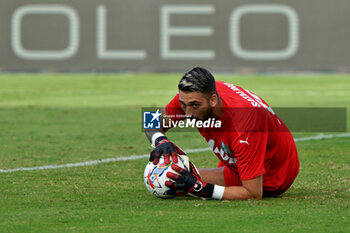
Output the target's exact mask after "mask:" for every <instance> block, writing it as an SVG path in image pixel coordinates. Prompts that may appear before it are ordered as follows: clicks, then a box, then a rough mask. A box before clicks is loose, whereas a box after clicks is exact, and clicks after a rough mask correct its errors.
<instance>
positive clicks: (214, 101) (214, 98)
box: [209, 94, 219, 108]
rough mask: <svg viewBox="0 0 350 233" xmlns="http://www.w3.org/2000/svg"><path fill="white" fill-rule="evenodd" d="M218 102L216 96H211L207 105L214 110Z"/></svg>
mask: <svg viewBox="0 0 350 233" xmlns="http://www.w3.org/2000/svg"><path fill="white" fill-rule="evenodd" d="M218 102H219V98H218V96H217V94H211V96H210V98H209V104H210V106H211V107H212V108H214V107H215V106H216V105H217V104H218Z"/></svg>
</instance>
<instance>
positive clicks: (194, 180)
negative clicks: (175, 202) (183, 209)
mask: <svg viewBox="0 0 350 233" xmlns="http://www.w3.org/2000/svg"><path fill="white" fill-rule="evenodd" d="M171 168H172V169H174V170H175V171H177V172H178V173H179V174H175V173H173V172H168V173H167V177H169V178H170V179H172V180H175V182H173V181H166V182H165V185H166V186H168V187H169V188H170V190H169V191H167V194H169V195H177V196H185V195H186V194H188V193H191V194H193V195H195V196H199V197H203V198H211V197H212V196H213V191H214V185H213V184H209V183H205V182H203V181H202V180H201V178H200V176H199V174H198V172H197V169H196V168H195V166H194V165H193V164H192V163H191V162H190V171H187V170H185V169H183V168H181V167H179V166H178V165H176V164H173V165H171Z"/></svg>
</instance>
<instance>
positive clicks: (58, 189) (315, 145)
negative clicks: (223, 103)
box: [0, 74, 350, 233]
mask: <svg viewBox="0 0 350 233" xmlns="http://www.w3.org/2000/svg"><path fill="white" fill-rule="evenodd" d="M180 77H181V74H137V75H133V74H0V169H13V168H21V167H36V166H44V165H60V164H67V163H75V162H84V161H90V160H98V159H105V158H116V157H122V156H130V155H139V154H146V153H149V152H150V150H151V147H150V145H149V143H148V141H147V140H146V137H145V136H144V134H143V133H142V132H141V122H140V121H141V107H150V106H163V105H164V104H166V103H167V102H168V101H169V100H170V99H171V98H172V97H173V96H174V95H175V93H176V92H177V88H176V86H177V83H178V81H179V79H180ZM216 79H217V80H222V81H228V82H231V83H234V84H236V85H240V86H243V87H245V88H246V89H248V90H251V91H253V92H255V93H256V94H258V95H259V96H261V97H262V98H263V99H265V100H266V101H267V102H268V103H269V104H270V105H271V106H272V107H347V108H348V110H349V109H350V91H349V90H350V76H347V75H271V76H269V75H251V76H249V75H216ZM349 115H350V114H349V111H348V122H349ZM349 131H350V130H349V124H348V132H349ZM309 135H314V134H310V133H307V134H306V133H295V134H294V136H295V138H298V137H304V136H309ZM169 138H170V139H171V140H173V141H174V142H175V143H177V144H178V145H179V146H180V147H182V148H184V149H188V148H203V147H207V144H206V142H205V141H204V139H203V138H202V137H201V136H200V135H199V134H198V133H196V132H187V133H179V132H176V133H174V132H173V133H171V132H170V133H169ZM297 147H298V151H299V156H300V162H301V170H300V174H299V176H298V178H297V179H296V181H295V183H294V184H293V186H292V187H291V188H290V189H289V190H288V191H287V192H286V193H285V194H284V195H282V196H281V197H280V198H268V199H263V200H261V201H215V200H207V201H203V200H200V199H196V198H189V197H183V198H176V199H172V200H161V199H158V198H156V197H154V196H152V195H151V194H150V193H148V191H147V190H146V188H145V186H144V184H143V169H144V167H145V165H146V163H147V159H139V160H133V161H119V162H112V163H104V164H99V165H95V166H85V167H77V168H61V169H55V170H38V171H17V172H13V173H0V232H21V233H22V232H50V233H52V232H94V233H95V232H269V233H271V232H350V218H349V216H350V208H349V207H350V180H349V179H350V138H349V137H344V138H333V139H327V140H318V141H304V142H297ZM189 156H190V158H191V159H192V160H193V161H194V163H195V164H196V165H197V166H198V167H214V166H216V164H217V162H218V160H217V158H216V157H215V156H214V155H213V154H212V153H211V152H202V153H193V154H189Z"/></svg>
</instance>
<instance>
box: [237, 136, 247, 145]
mask: <svg viewBox="0 0 350 233" xmlns="http://www.w3.org/2000/svg"><path fill="white" fill-rule="evenodd" d="M239 143H246V144H247V145H248V146H249V142H248V137H246V138H245V141H243V140H239Z"/></svg>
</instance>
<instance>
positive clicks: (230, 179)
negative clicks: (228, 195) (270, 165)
mask: <svg viewBox="0 0 350 233" xmlns="http://www.w3.org/2000/svg"><path fill="white" fill-rule="evenodd" d="M218 167H224V178H225V184H226V186H242V181H241V178H240V177H239V174H238V171H237V169H234V168H228V167H227V166H225V164H224V163H223V162H221V161H220V162H219V164H218ZM291 184H292V183H290V184H288V185H287V186H285V187H283V188H279V189H275V190H273V191H271V190H267V189H270V188H268V187H266V188H267V189H265V187H264V188H263V197H277V196H279V195H281V194H282V193H284V192H285V191H287V189H288V188H289V187H290V185H291Z"/></svg>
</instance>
